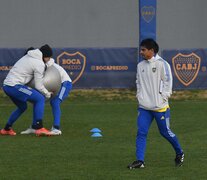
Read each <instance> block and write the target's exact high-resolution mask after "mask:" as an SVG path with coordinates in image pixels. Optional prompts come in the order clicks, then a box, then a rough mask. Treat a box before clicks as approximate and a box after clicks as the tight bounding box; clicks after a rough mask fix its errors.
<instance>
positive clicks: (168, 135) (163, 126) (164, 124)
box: [154, 109, 183, 154]
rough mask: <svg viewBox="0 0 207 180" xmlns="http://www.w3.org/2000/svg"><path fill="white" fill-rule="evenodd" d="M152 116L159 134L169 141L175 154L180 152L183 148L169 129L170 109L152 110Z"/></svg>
mask: <svg viewBox="0 0 207 180" xmlns="http://www.w3.org/2000/svg"><path fill="white" fill-rule="evenodd" d="M154 116H155V119H156V122H157V126H158V128H159V131H160V134H161V135H162V136H163V137H164V138H165V139H167V140H168V142H170V144H171V145H172V147H173V148H174V150H175V152H176V154H182V153H183V150H182V148H181V146H180V143H179V141H178V139H177V137H176V135H175V134H174V133H173V132H172V131H171V129H170V109H167V111H165V112H154Z"/></svg>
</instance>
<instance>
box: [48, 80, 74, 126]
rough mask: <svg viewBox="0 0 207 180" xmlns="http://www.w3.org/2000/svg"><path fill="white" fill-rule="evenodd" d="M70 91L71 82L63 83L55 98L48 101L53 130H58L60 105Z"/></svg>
mask: <svg viewBox="0 0 207 180" xmlns="http://www.w3.org/2000/svg"><path fill="white" fill-rule="evenodd" d="M71 89H72V83H71V82H68V81H66V82H63V83H62V86H61V89H60V91H59V93H58V94H57V96H55V97H54V98H52V99H51V100H50V104H51V107H52V113H53V118H54V119H53V127H54V128H55V129H60V117H61V109H60V104H61V103H62V101H63V100H64V99H65V98H66V97H68V95H69V93H70V91H71Z"/></svg>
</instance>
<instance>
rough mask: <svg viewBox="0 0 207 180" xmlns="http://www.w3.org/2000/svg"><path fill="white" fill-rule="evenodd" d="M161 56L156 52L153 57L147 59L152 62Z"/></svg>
mask: <svg viewBox="0 0 207 180" xmlns="http://www.w3.org/2000/svg"><path fill="white" fill-rule="evenodd" d="M160 58H161V57H160V56H159V55H158V54H156V55H155V56H153V57H152V58H151V59H148V60H147V62H148V63H152V62H154V61H156V60H158V59H160Z"/></svg>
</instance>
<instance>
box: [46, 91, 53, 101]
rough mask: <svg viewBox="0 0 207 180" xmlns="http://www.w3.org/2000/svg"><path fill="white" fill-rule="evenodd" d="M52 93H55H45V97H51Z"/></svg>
mask: <svg viewBox="0 0 207 180" xmlns="http://www.w3.org/2000/svg"><path fill="white" fill-rule="evenodd" d="M52 95H53V93H52V92H48V93H47V94H45V97H46V98H47V99H50V98H51V96H52Z"/></svg>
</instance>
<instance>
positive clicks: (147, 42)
mask: <svg viewBox="0 0 207 180" xmlns="http://www.w3.org/2000/svg"><path fill="white" fill-rule="evenodd" d="M140 46H143V47H145V48H147V49H148V50H149V49H153V50H154V53H155V54H157V53H158V51H159V45H158V44H157V42H156V41H155V40H154V39H151V38H148V39H144V40H142V42H141V43H140Z"/></svg>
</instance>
